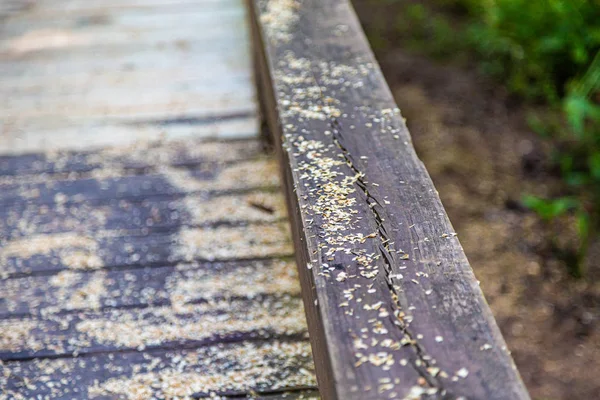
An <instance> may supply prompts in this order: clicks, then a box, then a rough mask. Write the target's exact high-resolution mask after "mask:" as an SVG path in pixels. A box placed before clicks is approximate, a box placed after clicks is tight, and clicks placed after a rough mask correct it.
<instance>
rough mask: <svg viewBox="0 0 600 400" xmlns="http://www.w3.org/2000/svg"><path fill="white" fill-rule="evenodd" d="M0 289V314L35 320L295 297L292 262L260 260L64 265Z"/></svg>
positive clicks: (1, 282)
mask: <svg viewBox="0 0 600 400" xmlns="http://www.w3.org/2000/svg"><path fill="white" fill-rule="evenodd" d="M48 288H50V289H51V290H48ZM0 293H2V294H3V296H2V298H1V299H0V319H7V318H21V317H35V318H38V319H40V318H42V317H44V316H48V315H51V314H60V313H63V314H64V313H69V312H77V311H82V310H107V309H111V308H127V309H131V308H144V307H147V306H167V305H172V304H175V303H182V302H183V303H184V304H201V303H206V302H214V301H217V300H219V301H223V300H228V299H240V298H249V299H252V298H254V297H259V296H265V295H266V296H278V295H279V296H281V295H290V296H299V295H300V288H299V285H298V277H297V274H296V267H295V264H293V263H291V262H290V261H286V260H284V259H265V260H256V261H248V262H244V261H230V262H223V263H214V262H213V263H192V264H185V263H181V264H178V265H172V266H166V267H155V268H141V269H129V270H109V271H72V270H67V271H62V272H60V273H57V274H56V275H53V276H50V277H48V276H30V277H24V278H19V279H4V280H0Z"/></svg>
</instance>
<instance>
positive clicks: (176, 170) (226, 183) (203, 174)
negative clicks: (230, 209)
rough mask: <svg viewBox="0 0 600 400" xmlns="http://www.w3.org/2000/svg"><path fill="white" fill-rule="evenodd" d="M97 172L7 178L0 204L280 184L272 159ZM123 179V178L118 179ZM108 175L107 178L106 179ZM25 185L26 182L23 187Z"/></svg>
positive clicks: (165, 194) (177, 193)
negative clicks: (140, 172)
mask: <svg viewBox="0 0 600 400" xmlns="http://www.w3.org/2000/svg"><path fill="white" fill-rule="evenodd" d="M105 168H106V169H100V170H98V171H96V176H97V178H96V177H90V178H83V179H73V180H70V179H57V180H52V179H48V178H47V179H46V181H45V182H40V181H39V179H38V178H37V177H35V176H33V177H32V176H29V177H23V178H22V179H21V183H15V182H14V179H13V178H11V179H10V180H9V183H7V184H4V185H2V184H0V189H1V192H0V204H2V205H5V206H7V205H10V204H19V203H23V202H29V203H35V204H58V205H62V206H68V205H71V204H76V203H82V202H94V203H96V204H98V203H102V202H110V201H115V200H120V199H144V198H150V197H163V198H165V197H166V198H176V197H181V196H182V195H185V194H189V193H207V194H208V193H215V192H230V191H241V190H249V189H259V188H273V187H277V186H278V184H279V180H278V179H277V175H276V173H275V170H276V168H277V166H276V163H275V161H274V160H273V159H269V158H262V159H254V160H249V161H243V162H239V163H233V164H222V163H218V164H206V165H199V166H198V167H197V168H192V169H188V168H185V167H169V166H167V165H164V166H162V167H161V168H160V172H159V173H150V174H148V175H127V170H125V171H124V172H123V171H121V170H119V167H118V165H115V166H114V168H111V166H110V165H106V166H105ZM120 174H122V176H119V175H120ZM107 176H108V177H107ZM28 181H29V182H28Z"/></svg>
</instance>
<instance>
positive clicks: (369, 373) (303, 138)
mask: <svg viewBox="0 0 600 400" xmlns="http://www.w3.org/2000/svg"><path fill="white" fill-rule="evenodd" d="M250 8H251V16H252V19H253V22H252V25H253V32H254V44H255V53H256V54H257V60H256V64H257V65H258V69H259V71H258V75H259V77H260V79H259V85H260V87H259V91H260V94H261V96H262V97H263V98H262V102H263V104H264V106H263V107H264V109H263V115H265V116H266V118H267V121H268V124H269V127H270V130H271V132H272V134H273V136H274V140H275V142H276V147H277V148H278V149H279V151H280V156H281V162H282V166H283V174H284V181H285V185H286V190H287V196H288V205H289V211H290V214H291V219H292V224H293V229H292V230H293V236H294V241H295V245H296V254H297V261H298V267H299V269H300V277H301V283H302V291H303V297H304V300H305V308H306V312H307V318H308V325H309V331H310V334H311V343H312V349H313V354H314V358H315V363H316V370H317V378H318V381H319V389H320V392H321V395H322V396H323V398H324V399H343V400H349V399H357V400H368V399H388V398H398V399H421V398H426V399H466V398H469V399H488V400H492V399H507V400H508V399H511V400H513V399H528V398H529V396H528V394H527V391H526V389H525V387H524V385H523V383H522V381H521V378H520V377H519V374H518V372H517V370H516V368H515V366H514V363H513V361H512V359H511V356H510V353H509V351H508V350H507V348H506V344H505V342H504V340H503V338H502V336H501V333H500V331H499V329H498V327H497V325H496V322H495V320H494V318H493V316H492V313H491V311H490V309H489V307H488V305H487V304H486V302H485V299H484V297H483V294H482V292H481V290H480V288H479V285H478V282H477V280H476V278H475V276H474V275H473V271H472V270H471V267H470V265H469V263H468V261H467V259H466V257H465V254H464V252H463V249H462V247H461V245H460V243H459V240H458V238H457V237H456V234H455V233H454V229H453V228H452V225H451V224H450V221H449V220H448V217H447V215H446V213H445V211H444V208H443V207H442V204H441V202H440V199H439V197H438V194H437V192H436V190H435V188H434V187H433V184H432V182H431V179H430V177H429V175H428V173H427V171H426V169H425V167H424V166H423V164H422V163H421V161H420V160H419V159H418V157H417V155H416V154H415V151H414V149H413V146H412V143H411V138H410V134H409V132H408V130H407V128H406V125H405V123H404V120H403V118H402V116H401V114H400V110H398V108H397V107H396V104H395V102H394V99H393V97H392V95H391V93H390V90H389V88H388V86H387V84H386V82H385V80H384V78H383V75H382V73H381V71H380V69H379V67H378V65H377V62H376V61H375V58H374V56H373V54H372V52H371V49H370V47H369V45H368V42H367V40H366V38H365V36H364V33H363V31H362V29H361V28H360V25H359V22H358V20H357V18H356V15H355V13H354V11H353V9H352V7H351V5H350V4H349V2H348V0H250ZM442 151H444V149H440V152H442Z"/></svg>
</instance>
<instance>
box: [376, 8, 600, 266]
mask: <svg viewBox="0 0 600 400" xmlns="http://www.w3.org/2000/svg"><path fill="white" fill-rule="evenodd" d="M378 1H380V2H384V3H388V4H391V3H396V4H400V3H402V5H403V7H402V9H403V12H402V13H400V15H398V16H397V19H396V21H395V27H394V31H395V32H389V27H386V28H382V29H388V31H387V32H385V34H386V35H387V38H388V39H387V40H390V39H389V38H390V37H392V36H393V35H394V34H395V35H396V36H398V37H401V38H402V40H403V46H405V47H407V48H409V49H412V50H417V51H420V52H426V53H427V54H429V55H430V56H433V57H436V58H443V59H449V58H452V59H454V60H456V59H459V60H463V61H464V60H465V59H467V60H468V61H474V62H475V63H476V64H477V66H478V67H479V68H480V69H481V71H482V72H483V73H485V74H487V75H490V76H492V77H494V78H496V79H498V80H499V81H500V82H502V83H503V84H505V85H506V87H507V88H508V89H509V90H510V91H511V92H512V93H514V94H517V95H519V96H520V97H522V98H524V99H526V100H528V101H530V102H533V103H536V105H540V104H545V105H546V106H547V107H546V108H548V109H549V111H550V112H544V113H541V114H538V115H532V116H531V118H530V121H529V122H530V126H531V127H532V128H533V129H534V130H535V131H537V132H539V133H540V134H542V135H543V136H544V137H545V138H546V139H547V140H548V141H550V143H551V144H552V146H551V147H552V149H553V155H552V162H554V163H555V165H556V166H557V170H559V171H560V175H561V177H562V178H563V179H564V181H565V188H564V193H562V195H561V196H559V197H558V198H554V199H542V198H537V197H534V196H530V195H529V196H525V197H524V203H525V204H526V205H527V206H528V207H529V208H531V209H532V210H534V211H536V212H537V213H538V214H539V215H540V217H541V218H542V219H543V220H547V221H551V220H553V219H555V218H558V217H560V216H562V215H564V214H572V215H574V217H575V221H576V225H577V226H576V229H577V232H578V235H579V242H578V244H576V245H574V246H573V253H574V256H573V257H570V260H571V261H570V270H571V272H572V274H573V275H575V276H582V275H583V274H584V271H583V265H584V258H585V256H586V252H587V248H588V245H589V243H590V240H591V239H592V238H593V237H594V236H595V235H596V233H597V232H600V104H599V103H600V0H429V1H410V0H378ZM374 33H375V35H374V36H375V37H376V39H375V46H376V47H377V46H382V45H385V38H386V35H384V32H374ZM370 37H371V36H370ZM550 116H552V117H550Z"/></svg>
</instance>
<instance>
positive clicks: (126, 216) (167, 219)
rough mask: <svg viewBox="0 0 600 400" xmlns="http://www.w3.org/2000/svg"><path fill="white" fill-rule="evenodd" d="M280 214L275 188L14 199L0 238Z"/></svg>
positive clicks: (270, 218)
mask: <svg viewBox="0 0 600 400" xmlns="http://www.w3.org/2000/svg"><path fill="white" fill-rule="evenodd" d="M285 218H286V210H285V202H284V199H283V197H282V195H281V194H280V193H273V192H269V191H249V192H247V193H237V194H232V195H228V194H224V195H200V194H192V195H188V196H184V197H177V198H174V199H173V198H169V199H162V198H158V199H157V198H149V199H143V200H136V201H133V200H123V199H121V200H119V201H111V202H109V203H108V204H100V205H94V204H89V203H78V204H73V205H71V206H69V207H64V206H61V205H55V206H48V205H45V204H43V205H37V204H23V203H19V204H15V205H14V206H12V207H6V208H5V209H4V210H2V211H0V240H2V241H8V240H13V239H18V238H23V237H27V236H35V235H40V234H58V233H68V232H87V233H91V232H99V231H103V230H104V231H109V230H111V231H124V232H127V231H130V232H131V231H138V232H142V231H148V232H150V231H152V232H175V231H177V230H179V229H180V228H182V227H196V228H198V227H210V226H212V227H216V226H223V225H227V226H240V225H246V224H248V223H267V222H278V221H279V222H280V221H283V220H284V219H285Z"/></svg>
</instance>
